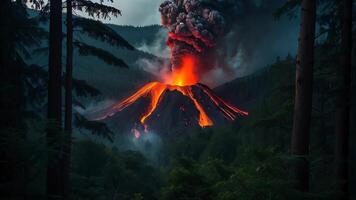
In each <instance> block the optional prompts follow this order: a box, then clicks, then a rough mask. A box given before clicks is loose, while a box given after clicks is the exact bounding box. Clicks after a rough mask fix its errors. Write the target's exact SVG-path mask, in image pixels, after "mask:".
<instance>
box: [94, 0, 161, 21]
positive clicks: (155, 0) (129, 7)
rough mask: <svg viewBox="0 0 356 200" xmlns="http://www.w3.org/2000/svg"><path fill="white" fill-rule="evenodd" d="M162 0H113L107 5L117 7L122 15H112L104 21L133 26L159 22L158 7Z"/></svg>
mask: <svg viewBox="0 0 356 200" xmlns="http://www.w3.org/2000/svg"><path fill="white" fill-rule="evenodd" d="M95 1H97V2H98V0H95ZM163 1H164V0H114V3H113V4H109V5H111V6H114V7H116V8H119V9H120V10H121V12H122V16H119V17H117V18H115V17H114V18H112V19H111V20H110V21H106V22H108V23H112V24H120V25H134V26H144V25H151V24H160V13H159V11H158V8H159V5H160V4H161V3H162V2H163ZM105 3H106V2H105ZM106 4H108V3H106Z"/></svg>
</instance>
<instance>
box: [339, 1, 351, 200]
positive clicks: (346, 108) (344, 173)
mask: <svg viewBox="0 0 356 200" xmlns="http://www.w3.org/2000/svg"><path fill="white" fill-rule="evenodd" d="M351 20H352V0H343V18H342V22H341V23H342V31H341V51H342V52H341V61H340V66H339V68H338V73H339V84H340V87H339V91H338V95H337V100H336V101H337V102H336V116H335V120H336V124H335V136H336V144H335V161H336V168H335V172H336V176H337V181H338V189H339V191H340V192H341V193H340V196H339V197H338V199H340V200H347V199H348V196H349V194H348V193H349V192H348V151H349V143H348V138H349V132H350V104H351V48H352V45H351V43H352V40H351V34H352V33H351V27H352V21H351Z"/></svg>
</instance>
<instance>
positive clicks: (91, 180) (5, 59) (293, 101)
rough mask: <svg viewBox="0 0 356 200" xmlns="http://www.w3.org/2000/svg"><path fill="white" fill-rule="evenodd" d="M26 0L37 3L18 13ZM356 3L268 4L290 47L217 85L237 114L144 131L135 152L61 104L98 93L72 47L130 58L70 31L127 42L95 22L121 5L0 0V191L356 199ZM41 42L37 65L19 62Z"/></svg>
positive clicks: (47, 195) (127, 199)
mask: <svg viewBox="0 0 356 200" xmlns="http://www.w3.org/2000/svg"><path fill="white" fill-rule="evenodd" d="M108 2H111V1H110V0H109V1H108ZM241 2H244V1H241ZM261 4H262V6H261V7H263V3H261ZM28 5H30V6H33V7H34V8H36V9H37V10H38V11H39V12H38V13H39V14H38V15H36V16H33V17H30V16H29V15H28V14H27V12H28V8H27V6H28ZM354 6H355V5H354V3H353V1H352V0H341V1H337V0H318V1H317V0H292V1H287V2H286V3H285V4H283V5H280V8H279V9H278V10H276V11H275V13H271V15H272V14H274V15H275V16H276V18H278V17H285V16H289V17H291V18H293V17H295V16H299V17H300V21H301V22H300V32H299V41H295V42H298V53H297V55H296V58H294V57H293V56H290V55H289V56H287V57H286V58H277V59H276V62H275V63H274V64H272V65H270V66H266V67H265V68H264V69H262V70H260V71H257V72H255V73H254V74H252V75H249V76H247V77H243V78H239V79H236V80H234V81H232V82H230V83H227V84H225V85H222V86H220V87H219V88H216V91H217V92H218V93H219V94H221V96H224V95H225V96H226V97H227V99H229V100H231V101H237V102H240V103H241V104H242V105H244V106H246V107H248V108H249V112H250V114H249V116H248V117H246V118H243V119H242V118H241V119H238V120H237V121H236V122H234V123H232V124H230V125H222V126H218V127H212V128H204V129H201V128H197V129H189V131H188V130H187V133H186V134H184V135H180V136H179V137H161V138H160V139H159V140H158V139H157V141H153V140H152V139H151V140H150V139H147V140H146V139H145V137H146V136H144V138H143V139H142V140H141V141H136V143H139V144H138V145H139V146H140V150H141V151H133V150H127V149H126V150H125V149H124V148H121V147H120V145H119V144H118V143H117V140H120V139H122V138H124V137H123V136H122V134H121V135H120V133H115V134H114V132H113V131H112V130H111V129H110V127H109V126H107V125H106V124H105V123H102V122H96V121H89V120H87V119H86V118H85V116H83V115H81V114H80V113H79V112H78V111H77V110H76V109H73V107H74V106H76V107H81V108H82V109H85V104H84V103H81V101H90V100H91V99H89V100H88V97H90V98H92V97H94V96H100V94H101V93H100V91H99V90H98V89H96V88H95V87H94V86H91V85H89V84H88V83H86V81H84V80H78V79H76V78H75V77H73V69H75V67H76V66H75V60H76V59H77V57H78V56H94V57H96V58H98V59H100V60H102V61H103V62H105V63H107V64H109V65H111V66H113V67H129V66H128V64H127V63H126V62H125V59H121V58H118V57H117V55H113V54H112V53H110V52H109V51H106V50H105V49H103V48H101V47H97V46H93V45H92V44H88V43H86V41H83V40H81V37H79V36H78V35H77V34H78V32H80V34H86V35H87V36H89V37H91V38H93V39H95V40H100V41H101V42H105V43H107V45H110V46H113V47H117V48H125V49H128V50H132V51H135V48H134V47H133V46H132V45H131V44H130V43H129V42H127V41H126V40H125V39H124V38H123V37H121V36H120V35H119V34H118V33H117V32H116V31H115V30H114V29H113V28H112V26H111V25H110V26H107V25H105V24H103V23H101V22H100V21H97V20H99V19H108V18H109V17H118V16H120V15H121V11H120V10H118V9H117V8H114V7H111V6H107V5H105V4H103V2H102V1H101V2H99V3H96V2H94V1H93V2H92V1H87V0H67V1H65V2H62V1H61V0H52V1H50V4H45V3H43V1H39V0H31V1H23V0H21V1H20V0H18V1H13V0H2V1H0V15H1V16H0V21H1V24H0V27H2V30H1V31H0V44H1V49H0V61H1V63H0V64H1V66H0V67H1V69H0V70H1V71H0V81H1V85H0V91H1V93H0V112H1V115H0V119H1V122H0V126H1V127H0V128H1V130H0V131H1V133H0V199H8V200H15V199H16V200H17V199H83V200H84V199H93V200H94V199H95V200H97V199H112V200H114V199H124V200H142V199H148V200H150V199H152V200H153V199H167V200H175V199H177V200H178V199H179V200H183V199H184V200H185V199H201V200H209V199H212V200H235V199H241V200H256V199H266V200H267V199H273V200H279V199H281V200H285V199H320V200H321V199H323V200H324V199H325V200H328V199H330V200H331V199H338V200H347V199H349V200H350V199H356V195H355V192H354V191H353V190H352V188H355V187H356V184H355V182H356V174H355V169H356V164H355V156H356V155H355V151H356V149H355V146H354V141H355V139H356V127H354V124H355V123H354V122H355V120H356V118H355V117H356V109H355V98H356V97H355V94H356V89H355V88H356V86H355V77H356V76H355V70H354V64H355V63H354V60H353V59H354V58H355V51H354V49H353V48H352V47H353V46H354V45H355V40H354V37H353V36H355V33H356V32H355V31H356V30H355V28H354V21H355V20H354V19H355V18H354V17H355V16H352V14H353V13H354V11H355V9H354ZM64 10H65V11H66V12H65V14H63V11H64ZM75 11H83V12H86V13H87V14H88V15H89V16H90V17H92V18H93V19H85V18H80V17H76V16H75V13H76V12H75ZM62 15H63V16H62ZM94 19H95V20H94ZM63 25H64V26H65V28H64V27H63ZM44 26H49V29H48V31H47V30H46V29H44V28H43V27H44ZM63 30H65V31H63ZM134 30H136V29H132V30H131V29H130V32H131V31H134ZM142 30H143V29H142ZM151 31H152V30H151ZM136 34H137V33H136ZM141 34H145V33H144V32H143V33H141ZM150 34H151V35H153V34H152V33H151V32H150ZM261 34H263V33H261ZM43 41H45V42H43ZM43 43H45V44H46V45H45V47H43ZM63 44H65V47H66V48H62V46H63ZM39 51H41V52H44V53H45V55H46V56H47V57H48V65H46V66H39V65H37V64H33V63H28V62H27V60H29V59H28V58H32V57H35V56H36V55H37V54H36V53H34V52H39ZM98 67H100V66H98ZM128 70H130V69H128ZM83 130H85V131H83ZM83 132H85V133H89V134H90V135H92V136H91V137H88V138H83V137H78V135H79V136H80V134H82V133H83ZM147 137H150V136H147ZM157 149H158V151H157Z"/></svg>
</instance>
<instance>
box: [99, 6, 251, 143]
mask: <svg viewBox="0 0 356 200" xmlns="http://www.w3.org/2000/svg"><path fill="white" fill-rule="evenodd" d="M159 10H160V12H161V16H162V24H163V26H165V27H167V28H168V30H169V34H168V40H167V45H168V46H169V47H170V48H171V66H170V67H171V70H170V73H168V74H164V75H162V76H161V77H159V79H161V81H160V82H150V83H147V84H146V85H144V86H143V87H142V88H140V89H139V90H138V91H136V92H135V93H134V94H133V95H131V96H130V97H128V98H126V99H124V100H122V101H120V102H118V103H115V104H114V105H112V106H110V107H109V108H107V109H105V110H103V111H101V112H100V113H99V116H98V115H97V117H96V120H103V119H107V118H110V117H113V116H114V115H116V114H117V113H118V114H119V112H121V111H124V110H125V109H126V108H127V109H128V107H130V106H132V105H133V104H135V103H137V102H138V101H140V100H141V99H145V100H148V103H145V105H144V106H145V108H144V109H143V111H141V112H140V115H139V117H138V119H135V123H140V124H142V127H144V130H147V129H148V127H149V126H150V125H151V124H152V121H151V120H150V118H154V119H157V118H159V117H160V113H159V112H158V111H157V110H159V109H158V107H159V106H160V104H161V103H162V102H163V101H165V98H166V97H167V96H169V93H170V92H171V93H172V92H175V93H174V94H175V95H174V96H173V97H174V98H175V99H183V100H182V101H184V103H183V102H178V104H179V112H181V113H185V114H183V115H184V116H185V117H184V120H185V125H186V126H194V125H199V126H201V127H207V126H212V125H214V123H215V121H214V118H215V119H217V118H219V117H217V116H212V115H219V116H220V115H221V116H223V118H224V119H226V120H227V121H233V120H235V119H236V117H237V116H245V115H248V113H247V112H245V111H242V110H240V109H238V108H237V107H235V106H233V105H231V104H229V103H227V102H226V101H224V100H223V99H221V98H220V97H218V96H217V95H215V94H214V92H213V91H212V90H211V89H210V88H209V87H207V86H205V85H203V84H201V83H199V81H200V80H201V78H202V76H204V74H205V72H207V71H208V70H209V69H210V67H209V66H206V65H205V63H208V62H207V61H209V58H208V57H207V55H208V54H207V51H208V50H209V49H211V48H212V47H214V46H215V44H216V42H217V38H218V37H219V36H220V35H221V34H222V33H223V27H224V18H223V16H222V15H221V14H220V13H219V12H218V11H217V10H214V9H213V7H212V5H208V4H204V3H203V2H202V1H201V0H167V1H165V2H164V3H162V5H161V6H160V9H159ZM179 96H181V97H179ZM170 97H171V98H172V95H171V96H170ZM182 97H184V98H182ZM168 101H171V100H168ZM187 101H189V102H187ZM141 105H142V104H140V109H141V110H142V108H141V107H142V106H141ZM188 105H189V106H188ZM192 110H194V111H197V113H196V112H194V111H192ZM168 112H172V111H168ZM154 113H155V116H153V114H154ZM194 115H197V116H194ZM177 123H178V122H177ZM135 126H136V125H135ZM133 133H134V134H135V137H136V136H138V135H139V134H138V131H137V129H134V132H133Z"/></svg>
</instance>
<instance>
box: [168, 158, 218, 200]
mask: <svg viewBox="0 0 356 200" xmlns="http://www.w3.org/2000/svg"><path fill="white" fill-rule="evenodd" d="M162 199H167V200H180V199H181V200H183V199H206V200H209V199H212V196H211V191H210V189H209V185H208V183H207V181H206V180H205V178H204V176H203V175H201V174H200V173H199V170H198V165H197V164H196V163H195V162H194V161H193V160H191V159H189V158H184V157H182V158H180V159H179V160H178V161H177V164H176V165H175V167H174V168H173V169H172V170H171V172H170V173H169V180H168V185H167V186H166V187H164V188H163V189H162Z"/></svg>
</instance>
